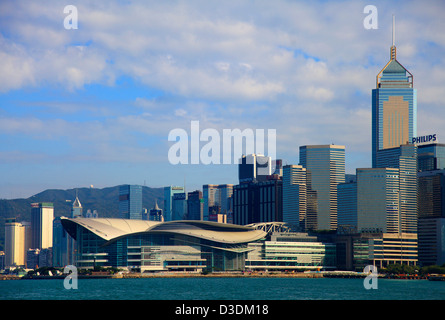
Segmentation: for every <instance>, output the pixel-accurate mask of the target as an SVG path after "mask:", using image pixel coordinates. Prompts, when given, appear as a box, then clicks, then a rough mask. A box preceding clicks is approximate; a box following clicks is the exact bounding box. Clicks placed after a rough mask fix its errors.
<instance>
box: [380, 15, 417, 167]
mask: <svg viewBox="0 0 445 320" xmlns="http://www.w3.org/2000/svg"><path fill="white" fill-rule="evenodd" d="M392 34H393V36H392V46H391V48H390V60H389V61H388V63H387V64H386V65H385V67H384V68H383V69H382V70H381V71H380V72H379V73H378V74H377V79H376V88H375V89H373V90H372V167H373V168H376V167H377V156H378V155H377V153H378V151H379V150H382V149H388V148H395V147H399V146H400V145H402V144H406V143H407V142H408V143H409V142H410V141H411V140H412V138H413V137H415V136H416V135H417V91H416V89H414V88H413V75H412V74H411V73H410V72H409V71H408V70H407V69H406V68H405V67H403V66H402V65H401V64H400V62H399V61H398V60H397V50H396V46H395V18H394V17H393V32H392Z"/></svg>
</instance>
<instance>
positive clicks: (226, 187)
mask: <svg viewBox="0 0 445 320" xmlns="http://www.w3.org/2000/svg"><path fill="white" fill-rule="evenodd" d="M232 195H233V184H220V185H218V190H217V191H216V194H215V200H216V205H218V206H220V208H221V210H220V213H221V214H223V215H226V216H227V215H229V214H230V213H231V212H232Z"/></svg>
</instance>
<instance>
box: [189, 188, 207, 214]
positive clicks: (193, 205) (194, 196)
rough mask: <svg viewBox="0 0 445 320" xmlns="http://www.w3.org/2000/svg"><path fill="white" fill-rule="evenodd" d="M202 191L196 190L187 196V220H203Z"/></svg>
mask: <svg viewBox="0 0 445 320" xmlns="http://www.w3.org/2000/svg"><path fill="white" fill-rule="evenodd" d="M202 209H203V202H202V192H201V191H199V190H195V191H193V192H189V193H188V197H187V220H202Z"/></svg>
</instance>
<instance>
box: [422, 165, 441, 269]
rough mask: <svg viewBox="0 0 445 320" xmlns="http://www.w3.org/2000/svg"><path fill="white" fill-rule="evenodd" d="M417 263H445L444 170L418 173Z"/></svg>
mask: <svg viewBox="0 0 445 320" xmlns="http://www.w3.org/2000/svg"><path fill="white" fill-rule="evenodd" d="M418 186H419V187H418V212H419V220H418V237H419V263H420V264H421V265H443V264H444V263H445V233H444V230H445V170H433V171H425V172H419V173H418Z"/></svg>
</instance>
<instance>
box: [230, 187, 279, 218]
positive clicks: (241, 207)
mask: <svg viewBox="0 0 445 320" xmlns="http://www.w3.org/2000/svg"><path fill="white" fill-rule="evenodd" d="M232 197H233V223H234V224H239V225H246V224H251V223H259V222H273V221H282V219H283V181H282V180H281V179H271V180H268V181H264V182H255V181H253V182H250V183H241V184H239V185H235V186H234V187H233V196H232Z"/></svg>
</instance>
